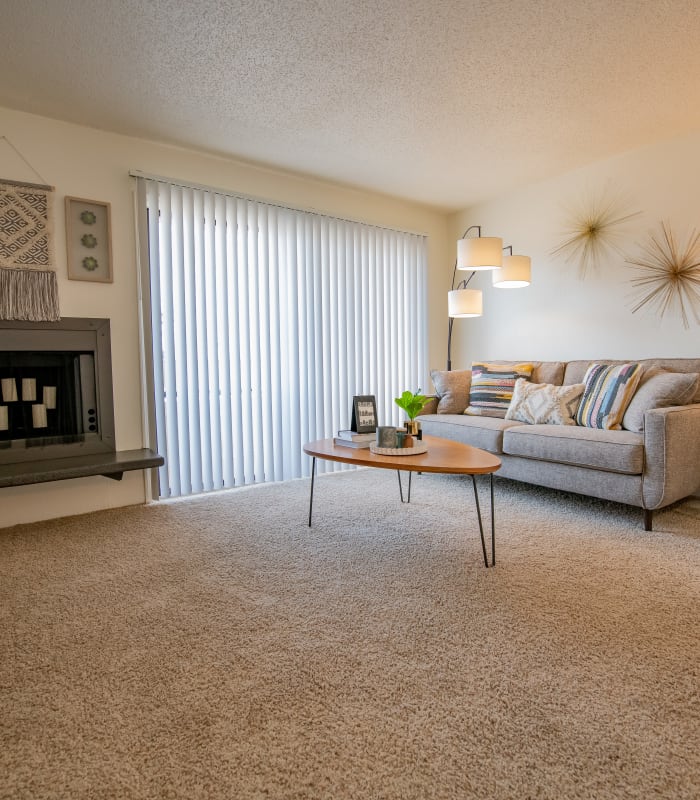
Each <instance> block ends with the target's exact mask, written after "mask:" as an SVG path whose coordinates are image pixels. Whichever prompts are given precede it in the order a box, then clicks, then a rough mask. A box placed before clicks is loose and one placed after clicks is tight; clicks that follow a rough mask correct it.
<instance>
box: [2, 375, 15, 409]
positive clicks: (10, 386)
mask: <svg viewBox="0 0 700 800" xmlns="http://www.w3.org/2000/svg"><path fill="white" fill-rule="evenodd" d="M0 385H2V399H3V402H4V403H13V402H14V401H15V400H17V384H16V382H15V379H14V378H3V379H2V381H0Z"/></svg>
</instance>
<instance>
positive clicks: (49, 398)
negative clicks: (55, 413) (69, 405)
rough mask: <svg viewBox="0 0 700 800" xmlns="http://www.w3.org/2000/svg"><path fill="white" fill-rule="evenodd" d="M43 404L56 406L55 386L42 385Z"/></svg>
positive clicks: (50, 406)
mask: <svg viewBox="0 0 700 800" xmlns="http://www.w3.org/2000/svg"><path fill="white" fill-rule="evenodd" d="M44 405H45V406H46V408H56V387H55V386H44Z"/></svg>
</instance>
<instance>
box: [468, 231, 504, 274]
mask: <svg viewBox="0 0 700 800" xmlns="http://www.w3.org/2000/svg"><path fill="white" fill-rule="evenodd" d="M502 263H503V239H500V238H499V237H498V236H472V237H469V238H466V239H458V240H457V269H469V270H482V269H496V267H500V266H501V264H502Z"/></svg>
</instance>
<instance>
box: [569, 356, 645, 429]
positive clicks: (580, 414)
mask: <svg viewBox="0 0 700 800" xmlns="http://www.w3.org/2000/svg"><path fill="white" fill-rule="evenodd" d="M641 376H642V367H641V365H639V364H618V365H616V366H613V365H610V364H591V366H590V367H589V368H588V369H587V370H586V374H585V375H584V379H583V382H584V383H585V384H586V388H585V389H584V390H583V395H582V397H581V402H580V403H579V407H578V411H577V412H576V422H577V424H579V425H585V426H586V427H588V428H603V429H605V430H613V431H614V430H619V428H620V426H621V422H622V417H623V415H624V413H625V409H626V408H627V406H628V405H629V402H630V400H631V399H632V395H633V394H634V393H635V391H636V389H637V385H638V383H639V379H640V378H641Z"/></svg>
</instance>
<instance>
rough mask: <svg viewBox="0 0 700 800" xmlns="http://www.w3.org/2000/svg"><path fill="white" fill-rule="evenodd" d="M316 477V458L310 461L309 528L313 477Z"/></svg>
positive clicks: (312, 501) (312, 502)
mask: <svg viewBox="0 0 700 800" xmlns="http://www.w3.org/2000/svg"><path fill="white" fill-rule="evenodd" d="M315 475H316V457H315V456H314V457H313V458H312V459H311V496H310V497H309V528H310V527H311V510H312V508H313V505H314V476H315Z"/></svg>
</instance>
